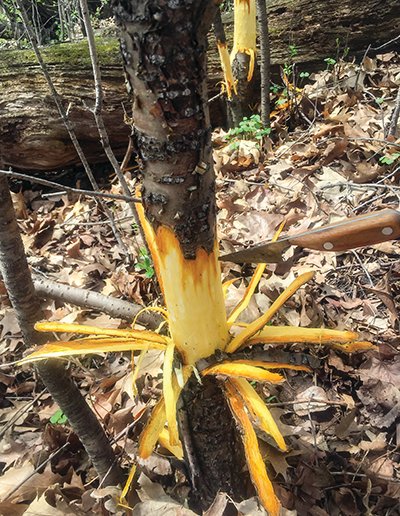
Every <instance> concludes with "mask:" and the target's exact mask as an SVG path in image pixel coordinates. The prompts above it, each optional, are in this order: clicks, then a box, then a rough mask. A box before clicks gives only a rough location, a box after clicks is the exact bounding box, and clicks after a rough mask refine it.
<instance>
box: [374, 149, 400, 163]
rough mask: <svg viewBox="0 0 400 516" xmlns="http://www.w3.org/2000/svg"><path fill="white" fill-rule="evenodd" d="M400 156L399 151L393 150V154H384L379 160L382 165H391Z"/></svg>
mask: <svg viewBox="0 0 400 516" xmlns="http://www.w3.org/2000/svg"><path fill="white" fill-rule="evenodd" d="M399 158H400V152H394V153H393V154H386V155H385V156H382V157H380V158H379V161H380V162H381V163H382V164H383V165H393V163H395V162H396V161H397V160H398V159H399Z"/></svg>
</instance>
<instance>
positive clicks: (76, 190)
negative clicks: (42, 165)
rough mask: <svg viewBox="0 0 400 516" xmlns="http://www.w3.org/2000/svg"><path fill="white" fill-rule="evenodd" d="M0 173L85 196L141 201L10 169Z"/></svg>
mask: <svg viewBox="0 0 400 516" xmlns="http://www.w3.org/2000/svg"><path fill="white" fill-rule="evenodd" d="M0 175H3V176H8V177H11V178H14V179H20V180H22V181H29V182H30V183H36V184H38V185H43V186H48V187H49V188H55V189H57V190H63V191H65V192H71V193H77V194H81V195H86V196H87V197H104V198H105V199H113V200H116V201H126V202H141V200H140V199H138V198H137V197H126V196H125V195H118V194H110V193H103V192H94V191H92V190H82V189H80V188H72V187H71V186H65V185H59V184H58V183H54V182H53V181H48V180H47V179H41V178H40V177H32V176H28V175H27V174H21V173H19V172H13V171H12V170H0Z"/></svg>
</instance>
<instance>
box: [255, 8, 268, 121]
mask: <svg viewBox="0 0 400 516" xmlns="http://www.w3.org/2000/svg"><path fill="white" fill-rule="evenodd" d="M257 10H258V24H259V34H260V74H261V122H262V124H263V125H264V127H270V125H271V121H270V114H271V113H270V83H271V52H270V46H269V33H268V32H269V31H268V13H267V6H266V0H257Z"/></svg>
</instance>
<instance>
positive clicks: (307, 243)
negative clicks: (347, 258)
mask: <svg viewBox="0 0 400 516" xmlns="http://www.w3.org/2000/svg"><path fill="white" fill-rule="evenodd" d="M399 237H400V211H397V210H391V209H385V210H381V211H376V212H373V213H368V214H366V215H357V216H355V217H350V218H348V219H345V220H341V221H339V222H334V223H333V224H328V225H325V226H322V227H320V228H315V229H311V230H310V231H306V232H304V233H299V234H297V235H296V234H295V235H290V236H287V237H285V238H281V239H279V240H276V241H275V242H267V243H264V244H258V245H255V246H252V247H249V248H248V249H244V250H243V251H238V252H235V253H230V254H225V255H224V256H220V258H219V259H220V260H222V261H225V262H234V263H279V262H282V261H284V260H283V257H282V254H283V253H284V252H285V251H286V250H287V249H289V247H291V246H292V245H298V246H300V247H305V248H308V249H314V250H318V251H332V252H335V251H347V250H348V249H355V248H356V247H364V246H369V245H373V244H379V243H381V242H386V241H388V240H395V239H397V238H399Z"/></svg>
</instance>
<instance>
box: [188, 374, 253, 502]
mask: <svg viewBox="0 0 400 516" xmlns="http://www.w3.org/2000/svg"><path fill="white" fill-rule="evenodd" d="M181 399H182V405H183V407H184V409H183V410H182V409H180V410H179V411H178V418H179V422H180V427H181V430H182V434H183V439H182V441H183V443H184V448H185V457H186V458H187V463H188V467H189V470H190V472H189V477H190V480H191V484H192V488H193V489H192V493H191V502H192V505H193V507H194V508H195V509H197V510H199V509H203V510H205V509H207V508H208V507H209V506H210V505H211V503H212V501H213V500H214V498H215V497H216V495H217V494H218V492H224V493H227V494H228V495H229V496H232V497H233V498H234V499H235V500H238V499H240V498H244V497H245V496H246V491H247V489H248V488H250V484H249V483H248V479H247V481H246V476H245V470H246V467H245V458H244V451H243V445H242V442H241V439H240V435H239V433H238V431H237V428H236V425H235V422H234V419H233V418H232V415H231V412H230V409H229V406H228V403H227V401H226V399H225V396H224V393H223V391H222V389H221V387H220V385H219V384H218V380H216V379H215V378H213V377H207V376H206V377H205V378H204V379H203V380H202V385H200V384H199V383H198V380H197V379H196V378H195V377H194V376H193V377H192V378H191V380H190V381H189V384H188V386H187V388H185V389H184V391H183V394H182V398H181ZM247 494H248V493H247Z"/></svg>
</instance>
